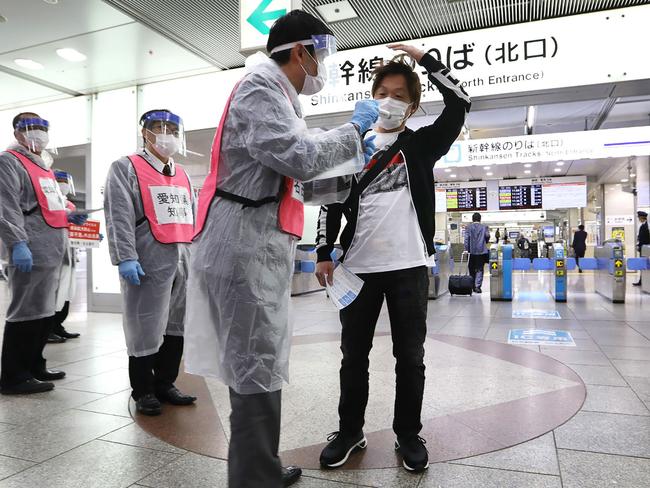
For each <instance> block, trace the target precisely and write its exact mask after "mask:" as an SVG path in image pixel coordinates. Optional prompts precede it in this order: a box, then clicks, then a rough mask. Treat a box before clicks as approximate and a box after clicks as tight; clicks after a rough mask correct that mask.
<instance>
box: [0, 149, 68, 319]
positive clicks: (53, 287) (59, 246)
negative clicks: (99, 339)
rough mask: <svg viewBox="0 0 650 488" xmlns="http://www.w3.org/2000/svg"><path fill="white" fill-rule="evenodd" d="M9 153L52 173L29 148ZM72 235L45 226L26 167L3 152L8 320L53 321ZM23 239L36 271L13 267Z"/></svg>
mask: <svg viewBox="0 0 650 488" xmlns="http://www.w3.org/2000/svg"><path fill="white" fill-rule="evenodd" d="M9 149H11V150H13V151H16V152H20V153H21V154H23V155H24V156H27V157H28V158H29V159H31V160H32V161H33V162H35V163H36V164H38V165H39V166H40V167H41V168H43V169H48V166H47V165H46V164H45V163H44V162H43V160H42V159H41V158H40V157H39V156H37V155H36V154H33V153H32V152H30V151H28V150H27V149H25V148H24V147H23V146H21V145H19V144H13V145H11V146H10V147H9ZM66 232H67V230H66V229H56V228H54V227H50V226H49V225H48V224H47V223H46V222H45V219H44V218H43V215H42V213H41V212H40V210H39V208H38V201H37V199H36V194H35V193H34V187H33V186H32V181H31V179H30V177H29V174H28V173H27V170H26V169H25V168H24V167H23V165H22V163H21V162H20V161H18V159H17V158H16V157H14V156H13V155H12V154H10V153H8V152H2V153H0V240H2V251H1V252H2V260H3V262H4V263H7V275H8V280H9V289H10V292H11V301H10V303H9V308H8V309H7V321H8V322H23V321H27V320H36V319H40V318H44V317H51V316H53V315H54V313H55V312H56V310H55V301H56V291H57V288H58V284H59V273H60V270H61V265H62V263H63V257H64V254H65V247H66V241H65V233H66ZM20 241H26V242H27V245H28V246H29V249H30V250H31V252H32V259H33V262H34V265H33V267H32V271H31V272H30V273H23V272H21V271H18V270H17V269H16V268H15V266H13V265H12V264H11V250H12V248H13V246H14V244H16V243H17V242H20Z"/></svg>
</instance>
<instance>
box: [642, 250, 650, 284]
mask: <svg viewBox="0 0 650 488" xmlns="http://www.w3.org/2000/svg"><path fill="white" fill-rule="evenodd" d="M641 257H642V258H646V260H645V263H644V264H645V269H642V270H641V290H642V291H644V292H646V293H650V245H648V244H646V245H644V246H641Z"/></svg>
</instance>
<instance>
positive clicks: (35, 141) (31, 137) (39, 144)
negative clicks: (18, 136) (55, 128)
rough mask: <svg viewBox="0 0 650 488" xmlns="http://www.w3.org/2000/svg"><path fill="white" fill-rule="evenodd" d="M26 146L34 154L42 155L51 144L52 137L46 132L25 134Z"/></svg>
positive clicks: (38, 131) (33, 131)
mask: <svg viewBox="0 0 650 488" xmlns="http://www.w3.org/2000/svg"><path fill="white" fill-rule="evenodd" d="M24 137H25V144H27V147H28V148H29V150H30V151H32V152H33V153H40V152H41V151H43V149H45V148H46V147H47V145H48V143H49V142H50V136H49V134H48V133H47V132H45V131H44V130H39V129H36V130H30V131H27V132H25V133H24Z"/></svg>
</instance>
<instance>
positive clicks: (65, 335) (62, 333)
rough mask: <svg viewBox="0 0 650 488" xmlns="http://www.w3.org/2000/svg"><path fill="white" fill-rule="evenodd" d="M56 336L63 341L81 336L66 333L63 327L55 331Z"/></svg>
mask: <svg viewBox="0 0 650 488" xmlns="http://www.w3.org/2000/svg"><path fill="white" fill-rule="evenodd" d="M56 335H58V336H59V337H63V338H64V339H76V338H78V337H79V336H80V335H81V334H79V333H78V332H68V331H67V330H65V327H63V326H61V327H59V329H58V330H57V331H56Z"/></svg>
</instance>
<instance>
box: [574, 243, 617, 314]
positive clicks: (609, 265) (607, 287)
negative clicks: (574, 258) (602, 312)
mask: <svg viewBox="0 0 650 488" xmlns="http://www.w3.org/2000/svg"><path fill="white" fill-rule="evenodd" d="M594 258H595V259H596V261H597V263H598V269H597V270H596V291H597V292H598V293H600V294H601V295H603V296H604V297H605V298H609V299H610V300H611V301H612V302H614V303H624V302H625V268H626V264H625V255H624V252H623V245H622V244H621V242H620V241H605V242H604V243H603V245H602V246H597V247H596V248H595V250H594ZM580 261H581V262H582V259H581V260H580Z"/></svg>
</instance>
